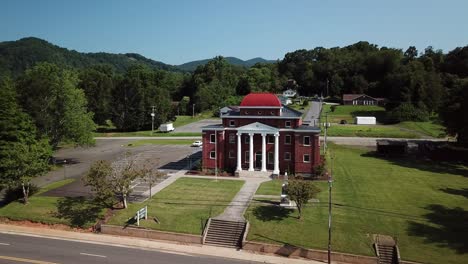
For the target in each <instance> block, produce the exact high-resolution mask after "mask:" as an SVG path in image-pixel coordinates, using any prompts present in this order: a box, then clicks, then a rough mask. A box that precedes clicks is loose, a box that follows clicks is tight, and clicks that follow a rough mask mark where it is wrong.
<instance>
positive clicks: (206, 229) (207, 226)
mask: <svg viewBox="0 0 468 264" xmlns="http://www.w3.org/2000/svg"><path fill="white" fill-rule="evenodd" d="M210 223H211V217H210V218H208V222H207V223H206V225H205V229H204V230H203V238H202V245H204V244H205V239H206V235H207V234H208V228H210Z"/></svg>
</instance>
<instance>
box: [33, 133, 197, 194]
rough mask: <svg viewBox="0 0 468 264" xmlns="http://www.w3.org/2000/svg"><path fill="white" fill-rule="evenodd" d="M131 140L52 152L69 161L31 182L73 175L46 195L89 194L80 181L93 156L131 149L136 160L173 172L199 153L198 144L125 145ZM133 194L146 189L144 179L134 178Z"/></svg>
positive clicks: (111, 155)
mask: <svg viewBox="0 0 468 264" xmlns="http://www.w3.org/2000/svg"><path fill="white" fill-rule="evenodd" d="M131 141H133V140H121V139H115V140H97V142H96V146H95V147H91V148H67V149H62V150H59V151H58V152H57V154H56V155H55V156H56V158H57V160H58V161H59V162H61V161H62V160H64V159H66V160H67V163H68V165H65V168H63V167H62V168H60V169H58V170H54V171H51V172H49V173H48V174H47V175H45V176H42V177H40V178H36V179H35V180H34V184H36V185H38V186H44V185H46V184H48V183H51V182H54V181H58V180H61V179H64V178H76V179H77V180H76V181H74V182H73V183H71V184H68V185H65V186H62V187H60V188H57V189H54V190H51V191H49V192H46V193H44V195H48V196H89V195H90V189H89V188H87V187H85V186H84V185H83V182H82V181H81V178H82V177H83V176H84V174H85V173H86V172H87V171H88V170H89V167H90V166H91V164H92V163H93V162H94V161H96V160H108V161H116V160H119V159H121V158H122V157H123V155H124V154H125V153H126V152H128V151H130V153H131V155H132V156H133V157H134V158H135V159H136V160H137V162H138V163H140V164H141V163H150V164H152V166H153V167H154V168H158V169H160V170H162V171H165V172H166V173H174V172H176V171H178V170H181V169H183V168H185V167H187V166H188V165H189V164H190V163H191V162H194V161H195V160H196V159H199V158H200V157H201V148H198V147H191V146H184V145H147V146H141V147H128V146H127V145H128V143H130V142H131ZM133 185H134V186H135V187H136V188H135V190H134V196H135V197H134V198H135V199H138V197H137V196H138V195H139V194H140V193H143V192H145V191H146V190H147V189H148V186H146V185H145V184H144V183H142V182H140V181H137V182H135V183H134V184H133Z"/></svg>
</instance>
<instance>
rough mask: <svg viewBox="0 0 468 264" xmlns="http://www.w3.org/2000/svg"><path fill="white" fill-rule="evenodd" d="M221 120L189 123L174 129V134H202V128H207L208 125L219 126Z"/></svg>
mask: <svg viewBox="0 0 468 264" xmlns="http://www.w3.org/2000/svg"><path fill="white" fill-rule="evenodd" d="M221 123H222V120H221V119H204V120H200V121H198V122H194V123H190V124H187V125H185V126H181V127H176V128H175V130H174V131H175V132H185V133H187V132H192V133H201V132H202V127H204V126H209V125H217V124H221Z"/></svg>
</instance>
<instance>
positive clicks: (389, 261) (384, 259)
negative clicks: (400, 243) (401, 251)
mask: <svg viewBox="0 0 468 264" xmlns="http://www.w3.org/2000/svg"><path fill="white" fill-rule="evenodd" d="M378 249H379V263H380V264H398V258H397V256H396V252H395V248H394V246H385V245H378Z"/></svg>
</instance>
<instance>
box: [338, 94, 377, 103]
mask: <svg viewBox="0 0 468 264" xmlns="http://www.w3.org/2000/svg"><path fill="white" fill-rule="evenodd" d="M343 104H344V105H381V106H383V105H384V104H385V98H374V97H371V96H368V95H366V94H343Z"/></svg>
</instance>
